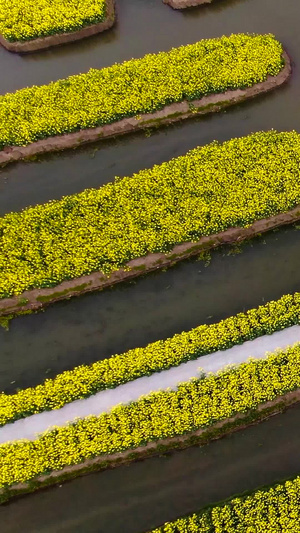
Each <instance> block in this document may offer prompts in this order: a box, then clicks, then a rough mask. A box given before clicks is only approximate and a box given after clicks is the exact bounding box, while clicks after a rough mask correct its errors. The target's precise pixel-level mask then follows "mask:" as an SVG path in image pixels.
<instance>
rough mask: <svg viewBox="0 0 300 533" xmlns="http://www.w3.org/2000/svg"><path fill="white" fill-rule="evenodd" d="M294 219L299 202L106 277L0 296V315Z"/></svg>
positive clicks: (35, 307) (135, 262)
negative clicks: (296, 204)
mask: <svg viewBox="0 0 300 533" xmlns="http://www.w3.org/2000/svg"><path fill="white" fill-rule="evenodd" d="M298 220H300V205H298V206H296V207H295V208H294V209H292V210H291V211H288V212H287V213H280V214H278V215H274V216H273V217H270V218H265V219H261V220H257V221H256V222H254V223H253V224H251V226H248V227H247V228H242V227H235V228H229V229H227V230H226V231H223V232H221V233H217V234H214V235H208V236H205V237H201V238H200V239H199V241H197V242H185V243H182V244H177V245H176V246H174V248H173V249H172V250H171V251H170V252H168V253H166V254H164V253H153V254H148V255H146V256H144V257H140V258H137V259H132V260H131V261H129V262H128V263H126V265H125V266H124V268H122V269H120V270H117V271H115V272H113V273H112V274H111V275H110V276H106V275H105V274H104V273H103V272H101V271H97V272H93V273H92V274H88V275H84V276H81V277H79V278H75V279H72V280H67V281H63V282H62V283H60V284H59V285H56V286H55V287H51V288H47V289H32V290H28V291H25V292H23V293H22V294H20V295H19V296H12V297H10V298H3V299H1V300H0V317H1V316H2V317H4V316H9V317H13V316H15V315H18V314H24V313H28V312H32V311H37V310H39V309H41V308H43V307H45V306H47V305H49V304H50V303H54V302H56V301H59V300H65V299H68V298H71V297H72V296H79V295H80V294H84V293H86V292H91V291H96V290H102V289H105V288H107V287H110V286H112V285H115V284H117V283H120V282H122V281H128V280H131V279H133V278H136V277H138V276H142V275H145V274H146V273H148V272H152V271H154V270H158V269H162V268H166V267H170V266H172V265H174V264H176V263H178V262H179V261H182V260H184V259H188V258H189V257H192V256H195V255H198V254H200V253H201V252H204V251H208V250H210V249H212V248H216V247H217V246H220V245H222V244H236V243H240V242H242V241H243V240H245V239H250V238H252V237H255V236H256V235H259V234H260V233H265V232H267V231H270V230H272V229H275V228H277V227H280V226H284V225H287V224H291V223H293V222H296V221H298Z"/></svg>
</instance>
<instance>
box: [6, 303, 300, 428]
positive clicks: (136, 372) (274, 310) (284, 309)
mask: <svg viewBox="0 0 300 533" xmlns="http://www.w3.org/2000/svg"><path fill="white" fill-rule="evenodd" d="M299 321H300V293H295V294H293V295H289V294H287V295H285V296H282V298H280V299H279V300H277V301H271V302H269V303H267V304H265V305H261V306H259V307H258V308H257V309H250V310H249V311H247V312H246V313H239V314H237V315H235V316H232V317H229V318H226V319H225V320H221V321H220V322H217V323H215V324H210V325H201V326H198V327H197V328H194V329H192V330H190V331H187V332H183V333H180V334H177V335H174V336H173V337H171V338H169V339H166V340H159V341H156V342H153V343H151V344H148V346H146V347H144V348H134V349H132V350H129V351H128V352H125V353H123V354H121V355H115V356H112V357H110V358H108V359H104V360H101V361H97V362H96V363H93V364H91V365H82V366H78V367H76V368H74V369H73V370H67V371H65V372H63V373H62V374H59V375H58V376H56V377H55V378H54V379H47V380H46V381H45V382H44V383H43V384H40V385H38V386H36V387H31V388H27V389H23V390H21V391H19V392H17V393H16V394H0V425H4V424H6V423H7V422H12V421H13V420H16V419H18V418H23V417H26V416H28V415H31V414H35V413H40V412H42V411H45V410H51V409H59V408H60V407H62V406H63V405H65V404H66V403H69V402H72V401H74V400H77V399H79V398H85V397H87V396H90V395H91V394H95V393H96V392H98V391H100V390H103V389H107V388H112V387H116V386H118V385H120V384H122V383H126V382H128V381H131V380H133V379H136V378H138V377H140V376H144V375H149V374H152V373H153V372H157V371H160V370H165V369H167V368H170V367H172V366H177V365H179V364H180V363H183V362H186V361H188V360H191V359H196V358H197V357H199V356H201V355H205V354H207V353H211V352H214V351H217V350H222V349H223V350H224V349H226V348H230V347H231V346H233V345H235V344H239V343H242V342H245V341H246V340H250V339H253V338H255V337H259V336H260V335H264V334H270V333H273V332H274V331H277V330H280V329H283V328H285V327H288V326H291V325H293V324H298V323H299Z"/></svg>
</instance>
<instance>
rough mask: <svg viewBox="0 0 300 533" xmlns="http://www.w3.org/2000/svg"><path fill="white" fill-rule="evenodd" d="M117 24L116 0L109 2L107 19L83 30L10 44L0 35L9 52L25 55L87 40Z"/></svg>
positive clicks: (1, 41)
mask: <svg viewBox="0 0 300 533" xmlns="http://www.w3.org/2000/svg"><path fill="white" fill-rule="evenodd" d="M114 22H115V5H114V0H107V14H106V17H105V19H104V20H103V21H102V22H99V23H98V24H92V25H90V26H85V27H84V28H82V29H81V30H77V31H73V32H66V33H57V34H55V35H48V36H47V37H39V38H37V39H32V40H30V41H15V42H13V43H12V42H9V41H7V40H6V39H5V38H4V37H3V36H2V35H0V44H2V46H4V48H6V50H8V51H9V52H16V53H19V54H24V53H28V52H36V51H37V50H44V49H46V48H50V47H52V46H58V45H61V44H65V43H72V42H75V41H79V40H80V39H85V38H86V37H90V36H92V35H96V34H97V33H101V32H103V31H105V30H108V29H109V28H111V27H112V26H113V24H114Z"/></svg>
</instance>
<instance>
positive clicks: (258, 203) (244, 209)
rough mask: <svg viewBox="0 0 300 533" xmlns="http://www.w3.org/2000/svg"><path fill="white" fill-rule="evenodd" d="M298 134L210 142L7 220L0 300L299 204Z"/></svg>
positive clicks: (1, 223)
mask: <svg viewBox="0 0 300 533" xmlns="http://www.w3.org/2000/svg"><path fill="white" fill-rule="evenodd" d="M299 173H300V135H299V134H297V133H295V132H285V133H277V132H275V131H270V132H261V133H256V134H253V135H249V136H248V137H243V138H239V139H232V140H230V141H227V142H225V143H223V144H219V143H218V142H213V143H211V144H209V145H207V146H204V147H201V148H196V149H194V150H192V151H190V152H188V153H187V154H186V155H185V156H182V157H178V158H176V159H173V160H171V161H169V162H167V163H163V164H162V165H156V166H154V167H153V168H152V169H147V170H143V171H141V172H139V173H137V174H134V175H133V176H132V177H126V178H123V179H116V180H115V182H114V183H108V184H106V185H104V186H103V187H101V188H100V189H98V190H95V189H87V190H85V191H84V192H82V193H80V194H75V195H73V196H66V197H64V198H62V199H61V200H58V201H50V202H48V203H46V204H43V205H37V206H35V207H30V208H27V209H24V210H23V211H21V212H18V213H9V214H7V215H5V216H4V217H3V218H0V298H4V297H8V296H12V295H17V294H21V293H22V292H23V291H25V290H28V289H32V288H43V287H54V286H56V285H58V284H59V283H60V282H62V281H63V280H67V279H74V278H77V277H79V276H82V275H84V274H90V273H91V272H93V271H98V270H100V271H102V272H104V273H105V274H109V273H111V272H113V271H116V270H118V269H120V268H121V267H122V266H124V265H125V264H126V262H127V261H129V260H131V259H134V258H139V257H142V256H145V255H146V254H149V253H152V252H167V251H168V250H171V249H172V248H173V247H174V245H176V244H178V243H183V242H186V241H194V242H195V241H197V240H198V239H199V238H201V237H202V236H204V235H210V234H214V233H218V232H221V231H223V230H226V229H228V228H230V227H234V226H244V227H245V226H246V227H247V226H248V225H251V224H252V223H253V222H254V221H256V220H259V219H262V218H264V217H270V216H272V215H275V214H278V213H284V212H286V211H289V210H290V209H292V208H293V207H295V206H296V205H298V204H299V203H300V180H299Z"/></svg>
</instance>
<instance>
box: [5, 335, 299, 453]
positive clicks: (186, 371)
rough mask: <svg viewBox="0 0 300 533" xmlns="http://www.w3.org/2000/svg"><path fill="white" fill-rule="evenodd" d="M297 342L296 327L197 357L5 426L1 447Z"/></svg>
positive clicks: (261, 357)
mask: <svg viewBox="0 0 300 533" xmlns="http://www.w3.org/2000/svg"><path fill="white" fill-rule="evenodd" d="M297 342H300V326H298V325H297V326H292V327H289V328H286V329H284V330H281V331H277V332H276V333H272V335H264V336H262V337H258V338H257V339H254V340H251V341H247V342H244V343H243V344H239V345H237V346H233V347H232V348H229V349H227V350H223V351H218V352H214V353H211V354H208V355H204V356H201V357H198V359H195V360H194V361H189V362H187V363H182V364H181V365H179V366H177V367H173V368H170V369H169V370H163V371H162V372H156V373H154V374H152V375H151V376H145V377H141V378H137V379H135V380H133V381H130V382H128V383H125V384H124V385H119V386H118V387H116V388H115V389H106V390H103V391H101V392H98V393H97V394H94V395H93V396H90V397H89V398H85V399H82V400H76V401H74V402H71V403H69V404H66V405H65V406H64V407H62V408H61V409H56V410H53V411H45V412H43V413H39V414H37V415H32V416H28V417H27V418H23V419H20V420H17V421H16V422H13V423H11V424H6V425H5V426H3V427H2V428H0V443H3V442H7V441H12V440H16V439H23V438H24V439H25V438H26V439H30V440H34V439H36V438H37V434H38V433H42V432H44V431H46V430H47V429H49V428H50V427H52V426H55V425H56V426H63V425H66V424H67V423H70V422H71V421H74V420H76V418H84V417H86V416H88V415H99V414H101V413H103V412H108V411H110V410H111V408H112V407H114V406H116V405H118V404H120V403H123V404H126V403H129V402H132V401H134V400H138V399H139V398H140V397H141V396H144V395H147V394H149V393H151V392H154V391H159V390H162V389H167V388H171V389H176V388H177V385H178V383H180V382H183V381H188V380H190V379H191V378H193V377H197V376H199V373H200V372H201V371H203V372H205V373H208V372H217V371H218V370H220V369H224V368H225V367H227V366H228V365H238V364H240V363H242V362H245V361H247V360H248V359H249V357H254V358H256V359H264V358H265V357H266V356H267V353H268V352H269V353H270V352H274V351H275V350H276V349H277V348H280V349H283V348H286V347H287V346H291V345H293V344H295V343H297Z"/></svg>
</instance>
